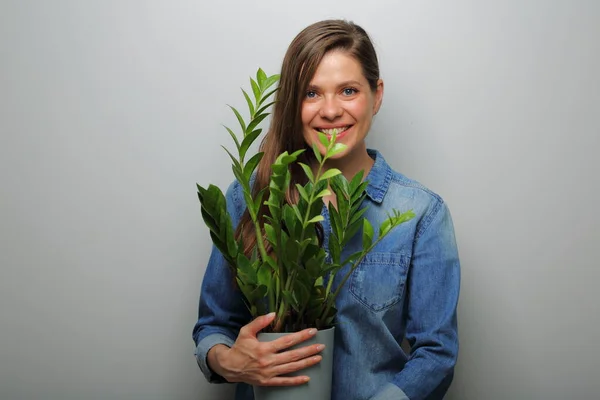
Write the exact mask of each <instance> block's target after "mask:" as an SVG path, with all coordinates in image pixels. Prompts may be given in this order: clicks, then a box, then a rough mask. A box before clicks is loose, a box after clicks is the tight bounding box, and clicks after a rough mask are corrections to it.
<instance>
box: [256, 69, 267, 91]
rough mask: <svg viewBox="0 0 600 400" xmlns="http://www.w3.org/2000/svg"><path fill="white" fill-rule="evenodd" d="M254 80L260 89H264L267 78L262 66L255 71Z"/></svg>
mask: <svg viewBox="0 0 600 400" xmlns="http://www.w3.org/2000/svg"><path fill="white" fill-rule="evenodd" d="M256 80H257V81H258V86H259V87H260V88H261V89H264V84H265V81H266V80H267V74H265V71H263V70H262V68H259V69H258V71H256Z"/></svg>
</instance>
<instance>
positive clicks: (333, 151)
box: [327, 143, 348, 158]
mask: <svg viewBox="0 0 600 400" xmlns="http://www.w3.org/2000/svg"><path fill="white" fill-rule="evenodd" d="M346 147H348V146H346V145H345V144H343V143H336V144H334V145H333V147H332V148H331V149H329V150H328V151H327V157H328V158H329V157H333V156H335V155H336V154H339V153H341V152H342V151H344V150H345V149H346Z"/></svg>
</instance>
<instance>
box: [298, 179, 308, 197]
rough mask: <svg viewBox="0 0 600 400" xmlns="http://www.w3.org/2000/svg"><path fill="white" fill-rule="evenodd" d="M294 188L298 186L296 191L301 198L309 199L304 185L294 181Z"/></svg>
mask: <svg viewBox="0 0 600 400" xmlns="http://www.w3.org/2000/svg"><path fill="white" fill-rule="evenodd" d="M296 188H298V193H300V196H302V198H303V199H304V200H306V201H308V200H309V197H308V193H306V190H305V189H304V186H302V185H301V184H299V183H296Z"/></svg>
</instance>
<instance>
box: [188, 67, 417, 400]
mask: <svg viewBox="0 0 600 400" xmlns="http://www.w3.org/2000/svg"><path fill="white" fill-rule="evenodd" d="M278 78H279V77H278V75H272V76H267V75H266V74H265V72H264V71H263V70H262V69H259V70H258V72H257V73H256V80H254V79H252V78H250V84H251V87H252V92H253V95H254V101H253V100H251V98H250V96H249V95H248V93H247V92H246V91H244V90H243V89H242V92H243V94H244V97H245V99H246V102H247V104H248V109H249V113H250V118H249V120H248V122H247V123H246V121H245V120H244V118H243V117H242V115H241V114H240V113H239V112H238V110H236V109H235V108H234V107H231V106H230V107H231V109H232V111H233V112H234V114H235V115H236V117H237V120H238V122H239V124H240V127H241V131H242V135H241V137H240V138H238V136H236V134H235V133H234V132H233V131H232V130H231V129H230V128H228V127H225V128H226V130H227V131H228V132H229V134H230V136H231V138H232V139H233V141H234V143H235V146H236V150H237V156H234V154H232V153H231V152H230V151H229V150H227V149H225V151H226V152H227V153H228V154H229V156H230V158H231V160H232V168H233V173H234V175H235V178H236V179H237V180H238V182H239V183H240V185H241V187H242V190H243V194H244V200H245V203H246V206H247V209H248V212H249V214H250V217H251V220H252V223H253V224H254V229H255V231H256V236H257V238H262V237H263V232H264V235H265V237H266V240H267V242H268V243H267V246H265V243H264V242H263V241H262V240H257V241H256V245H255V246H254V248H253V251H252V253H251V255H250V256H249V257H248V256H247V255H246V254H245V253H244V251H243V249H244V246H243V243H242V242H241V240H236V238H235V237H234V229H235V227H234V226H233V224H232V220H231V217H230V215H229V214H228V213H227V210H226V200H225V196H224V194H223V192H222V191H221V190H220V189H219V188H218V187H216V186H214V185H209V186H208V187H207V188H204V187H202V186H200V185H197V188H198V198H199V200H200V204H201V212H202V218H203V220H204V222H205V224H206V225H207V227H208V228H209V230H210V236H211V239H212V241H213V243H214V244H215V246H216V247H217V248H218V249H219V251H220V252H221V253H222V254H223V256H224V257H225V259H226V260H227V262H228V265H229V267H230V268H231V269H232V273H233V274H234V276H235V278H236V282H237V285H238V287H239V289H240V291H241V293H242V294H243V296H244V299H245V303H246V305H247V306H248V309H249V311H250V314H251V315H252V316H253V317H258V316H260V315H264V314H267V313H269V312H275V313H276V316H275V319H274V321H273V323H272V324H271V326H270V327H269V328H270V329H267V330H265V333H264V334H263V333H261V334H259V340H265V336H264V335H269V331H270V332H271V333H273V334H284V333H286V332H294V331H298V330H301V329H304V328H316V329H318V330H319V333H318V334H317V337H316V338H314V339H313V340H314V341H315V342H318V343H325V344H326V350H327V349H329V351H332V349H333V325H334V320H335V316H336V312H337V310H336V308H335V300H336V298H337V296H338V294H339V293H340V290H341V289H342V287H343V286H344V284H345V283H346V281H347V280H348V279H349V277H350V276H351V274H352V272H353V271H354V270H355V269H356V267H357V266H358V265H359V264H360V262H361V261H362V260H363V259H364V257H365V256H366V255H367V254H368V253H369V252H370V251H371V250H372V249H373V248H374V247H375V246H376V245H377V243H378V242H379V241H381V240H382V239H383V238H384V237H385V236H386V235H387V234H388V233H389V232H390V231H391V230H392V229H394V228H395V227H397V226H398V225H400V224H402V223H403V222H406V221H408V220H410V219H411V218H413V217H414V214H413V212H412V211H406V212H404V213H400V212H399V211H396V210H394V211H393V213H392V214H391V215H389V217H388V218H387V219H386V220H385V221H384V222H383V223H382V224H381V226H380V227H379V230H378V236H377V237H375V230H374V228H373V226H372V225H371V223H370V222H369V221H368V220H367V219H366V218H363V214H364V213H365V211H366V208H364V207H361V204H362V201H363V199H364V198H365V196H366V192H365V188H366V186H367V184H368V182H366V181H363V174H364V173H363V171H361V172H359V173H357V174H356V175H355V176H354V177H353V178H352V179H351V180H350V181H348V180H347V179H346V178H345V177H344V176H343V175H342V173H341V171H340V170H338V169H335V168H330V169H326V168H325V163H326V161H327V160H328V159H329V158H330V157H333V156H334V155H336V154H337V153H339V152H340V151H342V150H343V149H344V148H345V145H344V144H342V143H336V134H335V133H334V134H333V135H332V137H331V138H329V137H327V135H325V134H323V133H320V134H319V140H320V141H321V143H322V144H323V146H324V147H325V148H326V152H325V154H323V155H322V154H321V153H320V152H319V150H318V148H317V147H316V145H313V146H312V151H313V153H314V157H315V159H316V161H317V162H318V166H317V168H316V173H315V172H314V170H313V168H311V166H309V165H306V164H303V163H299V162H298V160H297V159H298V156H299V155H300V154H301V153H302V152H304V151H305V149H299V150H297V151H295V152H294V153H292V154H288V152H284V153H282V154H280V155H279V157H278V158H277V159H276V161H275V163H274V164H273V165H272V166H271V171H272V172H271V179H270V185H269V186H268V187H267V188H264V189H263V190H261V191H260V192H259V193H258V194H257V195H253V192H252V186H251V185H252V176H253V173H254V171H255V170H256V168H257V166H258V163H259V162H260V160H261V158H262V156H263V153H260V152H259V153H256V154H254V155H253V156H252V157H248V156H247V153H248V149H249V148H250V146H251V145H252V144H253V143H254V142H255V141H256V139H257V138H258V137H259V135H260V134H261V132H262V130H261V129H259V128H258V125H259V124H260V123H261V122H262V121H263V120H264V119H265V118H266V117H267V115H268V113H267V112H266V111H267V109H268V108H269V107H270V106H271V105H272V104H273V102H268V99H269V98H270V97H271V96H272V95H273V94H274V93H275V91H276V90H277V89H271V88H272V87H273V85H274V84H275V83H276V82H277V81H278ZM296 162H298V163H299V164H300V166H301V167H302V169H303V170H304V173H305V175H306V178H307V182H306V184H304V185H301V184H297V189H298V192H299V194H300V196H299V200H298V202H297V203H296V204H288V203H287V202H286V201H285V194H286V191H287V189H288V187H289V184H290V170H289V168H290V165H291V164H292V163H296ZM332 193H333V194H335V197H336V204H335V205H334V204H333V203H329V204H328V205H327V208H328V211H329V215H330V221H331V235H330V238H329V246H328V251H329V257H327V252H326V249H325V248H324V247H323V246H322V244H321V240H320V238H319V234H318V232H317V224H319V223H320V222H321V221H323V219H324V217H323V216H322V215H321V211H322V208H323V198H324V197H325V196H329V195H331V194H332ZM263 204H264V205H266V206H267V208H268V212H267V213H266V214H265V215H264V221H265V222H264V223H263V224H261V223H260V222H259V213H260V212H261V206H262V205H263ZM263 210H264V208H263ZM357 234H360V235H362V249H361V250H360V251H358V252H355V253H353V254H351V255H349V256H347V257H346V258H344V259H342V249H343V248H344V246H345V245H346V244H347V243H348V242H349V240H350V239H351V238H352V237H354V236H355V235H357ZM337 274H343V276H342V275H340V276H342V278H341V281H340V284H339V285H337V287H334V286H333V282H334V277H335V276H336V275H337ZM321 333H324V334H326V335H328V337H326V338H322V337H320V336H319V334H321ZM260 335H263V336H262V337H261V336H260ZM268 339H272V338H271V337H267V340H268ZM302 345H304V344H302ZM322 355H323V360H322V361H321V363H320V365H316V366H314V367H311V368H315V367H316V368H317V369H319V368H320V369H319V371H318V374H315V375H314V378H313V377H311V381H310V384H309V385H304V386H312V387H314V386H319V384H320V383H321V382H322V381H323V380H324V381H325V382H324V386H323V387H322V388H321V391H322V394H315V393H310V394H309V393H307V392H306V391H307V390H310V389H312V388H309V389H307V388H305V387H304V388H303V387H289V388H283V389H282V388H274V391H275V392H277V393H280V392H281V391H282V390H285V391H286V394H285V396H286V398H292V397H290V396H293V394H292V392H293V391H294V390H300V391H302V392H301V395H300V397H298V398H308V397H309V396H312V398H314V399H315V400H317V399H329V398H330V392H331V389H330V388H331V359H332V354H331V353H327V354H326V353H324V354H322ZM322 368H326V369H327V371H322ZM309 369H310V368H309ZM302 373H303V374H304V373H307V374H309V376H310V371H302ZM327 382H328V383H327ZM327 385H329V386H327ZM269 390H270V389H269ZM263 392H265V390H264V388H258V387H255V394H256V396H257V400H258V399H259V398H260V397H262V398H264V399H267V398H274V397H269V396H270V395H269V394H268V393H267V394H265V393H263ZM263 396H264V397H263Z"/></svg>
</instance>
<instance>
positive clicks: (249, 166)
mask: <svg viewBox="0 0 600 400" xmlns="http://www.w3.org/2000/svg"><path fill="white" fill-rule="evenodd" d="M264 154H265V153H263V152H260V153H256V154H255V155H253V156H252V158H250V159H249V160H248V162H247V163H246V165H244V177H245V178H246V180H247V181H250V177H251V176H252V173H253V172H254V170H255V169H256V167H257V166H258V163H259V162H260V160H261V159H262V158H263V156H264Z"/></svg>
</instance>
